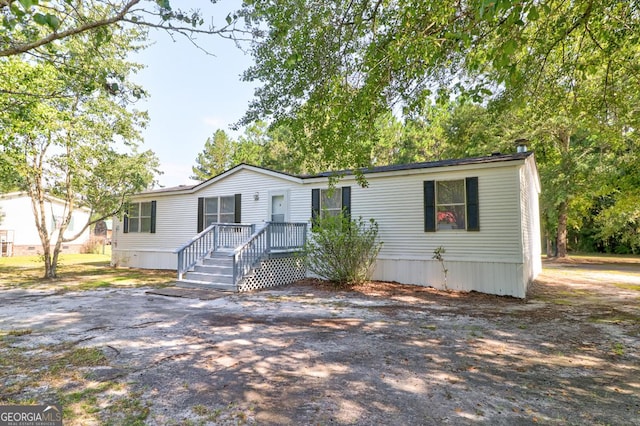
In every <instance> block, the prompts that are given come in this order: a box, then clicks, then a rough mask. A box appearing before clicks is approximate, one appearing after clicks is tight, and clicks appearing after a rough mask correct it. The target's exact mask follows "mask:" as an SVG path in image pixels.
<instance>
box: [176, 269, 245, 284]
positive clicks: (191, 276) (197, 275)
mask: <svg viewBox="0 0 640 426" xmlns="http://www.w3.org/2000/svg"><path fill="white" fill-rule="evenodd" d="M184 279H185V280H192V281H200V282H205V283H206V282H209V283H220V284H233V275H231V274H212V273H208V272H198V271H189V272H187V273H186V274H184Z"/></svg>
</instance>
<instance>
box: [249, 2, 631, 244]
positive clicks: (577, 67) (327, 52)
mask: <svg viewBox="0 0 640 426" xmlns="http://www.w3.org/2000/svg"><path fill="white" fill-rule="evenodd" d="M241 15H242V16H244V17H245V18H246V22H247V26H248V29H249V30H251V31H253V32H254V33H255V34H261V35H262V36H261V37H258V38H256V39H255V41H254V44H253V45H252V54H253V56H254V58H255V65H254V66H252V67H251V68H249V69H248V70H247V71H246V72H245V74H244V78H245V79H246V80H249V81H257V82H261V83H262V85H261V86H260V87H258V89H256V92H255V98H254V100H253V101H252V103H251V105H250V108H249V111H248V112H247V114H246V116H245V117H244V119H243V123H250V122H252V121H253V120H256V119H266V120H270V121H271V122H272V123H274V126H278V125H283V124H284V125H286V126H287V127H288V128H289V129H290V131H291V132H292V134H293V137H292V140H291V142H292V145H293V146H292V148H293V149H294V150H296V151H300V152H303V153H305V154H306V153H309V154H311V153H315V154H316V155H317V156H318V157H317V158H314V159H313V160H312V161H314V162H315V163H316V164H317V163H321V164H322V167H323V168H325V169H334V168H345V167H359V166H367V165H370V164H374V163H376V162H379V161H388V162H398V161H411V160H417V159H422V158H425V159H426V158H427V157H429V156H431V157H433V156H438V155H440V154H442V153H449V154H454V156H465V155H474V154H480V155H484V154H488V153H489V152H491V151H493V150H497V151H498V150H503V149H504V148H505V147H509V145H510V144H511V142H512V141H513V140H515V139H518V138H526V139H529V140H530V141H531V143H530V145H531V146H532V147H533V148H534V149H535V150H536V151H537V153H538V159H539V164H540V169H541V174H542V178H543V184H544V192H543V197H542V199H543V205H544V207H545V210H544V211H545V224H546V226H547V230H548V232H549V233H553V234H555V236H554V238H551V235H550V234H549V238H550V240H552V239H553V240H555V243H557V246H558V253H559V255H564V254H565V253H566V245H567V230H568V229H571V228H572V227H573V226H577V225H576V223H577V222H579V221H581V220H582V217H584V214H585V212H586V210H589V209H590V208H595V207H594V200H595V199H597V197H601V199H600V205H599V207H598V208H597V209H596V210H597V212H598V213H597V219H596V220H595V222H594V224H595V223H599V224H600V225H599V227H598V229H600V231H597V232H598V233H599V235H601V236H602V237H604V236H605V235H609V236H612V235H618V236H619V235H620V234H619V232H623V231H622V230H623V229H626V231H624V233H625V235H627V234H628V232H629V230H630V229H633V230H638V226H639V225H640V223H639V221H638V209H637V208H632V206H633V205H634V204H633V201H634V200H636V198H634V197H637V191H636V190H635V189H634V188H633V186H632V185H630V184H629V183H631V182H636V179H637V173H632V174H633V175H634V177H622V176H620V170H619V169H618V168H616V167H615V165H616V162H617V161H618V160H617V159H623V162H624V163H623V164H625V166H626V167H624V168H623V170H626V171H627V172H630V171H631V170H637V168H638V160H637V156H636V157H634V156H633V155H629V154H628V153H629V152H637V149H638V129H639V128H640V123H639V122H638V120H640V114H638V108H637V105H638V101H640V99H638V94H639V91H638V90H637V88H638V87H640V72H639V69H638V64H640V3H638V2H636V1H632V2H629V1H613V2H610V1H599V0H581V1H576V2H566V1H562V0H549V1H544V2H539V1H534V0H524V1H518V2H515V1H511V0H498V1H495V0H471V1H468V2H459V1H448V0H445V1H433V0H427V1H412V0H393V1H387V2H383V1H379V0H363V1H351V0H349V1H346V0H344V1H336V2H316V1H310V0H284V1H280V0H279V1H275V0H271V1H246V2H245V6H244V8H243V9H242V11H241ZM452 100H454V101H455V103H456V106H455V108H453V109H448V108H450V107H449V106H448V105H450V102H452ZM465 103H466V104H467V106H463V105H464V104H465ZM474 104H475V106H474ZM474 110H475V111H476V113H479V114H481V115H482V116H484V117H486V118H488V119H490V123H491V124H487V121H484V122H482V121H479V120H477V119H476V118H475V117H473V114H474V113H473V111H474ZM451 114H454V115H451ZM394 117H395V118H398V119H399V123H402V124H400V125H399V126H401V127H403V128H402V129H400V127H398V124H397V123H396V127H395V130H394V125H393V118H394ZM456 120H462V121H458V123H457V126H453V127H450V126H448V124H451V123H453V122H454V121H456ZM439 123H440V124H442V125H444V126H440V125H439ZM425 126H429V127H431V129H427V128H426V127H425ZM382 128H386V129H387V133H381V129H382ZM460 129H467V130H465V131H461V130H460ZM438 132H439V133H438ZM390 140H394V141H396V142H393V143H389V141H390ZM372 152H374V155H372ZM602 197H604V198H602ZM604 200H606V202H605V201H604ZM629 208H630V210H629ZM614 215H615V216H616V217H615V218H614V217H613V216H614ZM605 218H606V219H605ZM603 221H606V222H607V225H606V226H605V225H604V222H603ZM614 224H615V225H614ZM614 229H615V230H614Z"/></svg>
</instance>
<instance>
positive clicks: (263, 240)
mask: <svg viewBox="0 0 640 426" xmlns="http://www.w3.org/2000/svg"><path fill="white" fill-rule="evenodd" d="M306 239H307V224H306V223H280V222H268V223H267V225H266V226H265V227H264V228H262V229H261V230H259V231H258V232H256V233H254V234H253V235H252V236H251V238H250V239H249V240H248V241H247V242H246V243H244V244H242V245H241V246H240V247H238V248H237V249H235V250H234V253H233V283H234V284H236V285H237V284H238V282H239V281H240V280H241V279H242V278H243V277H244V276H245V275H246V274H248V273H249V272H251V270H252V269H253V268H255V266H256V265H257V264H258V262H260V261H261V260H263V259H264V258H265V257H266V256H267V255H268V254H270V253H273V252H277V251H291V250H293V249H301V248H302V247H303V246H304V244H305V242H306Z"/></svg>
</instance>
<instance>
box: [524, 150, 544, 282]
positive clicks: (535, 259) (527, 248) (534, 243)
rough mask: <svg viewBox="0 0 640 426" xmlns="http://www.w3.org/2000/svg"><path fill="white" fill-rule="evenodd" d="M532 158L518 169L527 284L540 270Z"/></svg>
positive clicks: (538, 227)
mask: <svg viewBox="0 0 640 426" xmlns="http://www.w3.org/2000/svg"><path fill="white" fill-rule="evenodd" d="M535 170H536V169H535V163H534V162H533V158H532V157H529V158H528V159H527V161H526V162H525V165H524V166H523V167H522V168H521V169H520V209H521V220H522V225H521V227H522V231H521V233H522V254H523V258H524V267H523V280H524V282H525V283H526V284H527V285H528V284H529V283H530V282H531V281H532V280H534V279H535V278H536V277H537V276H538V274H539V273H540V272H541V271H542V260H541V255H542V243H541V241H540V211H539V205H538V195H539V186H538V185H539V181H538V177H537V173H536V171H535Z"/></svg>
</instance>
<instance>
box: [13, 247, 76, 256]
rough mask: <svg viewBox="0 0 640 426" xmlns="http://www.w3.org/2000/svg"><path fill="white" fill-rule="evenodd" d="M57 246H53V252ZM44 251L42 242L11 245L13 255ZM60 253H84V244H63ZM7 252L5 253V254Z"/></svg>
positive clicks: (39, 253) (37, 253) (31, 254)
mask: <svg viewBox="0 0 640 426" xmlns="http://www.w3.org/2000/svg"><path fill="white" fill-rule="evenodd" d="M54 248H55V246H51V252H52V253H53V249H54ZM42 253H43V251H42V244H33V245H13V246H11V255H12V256H40V255H41V254H42ZM60 253H66V254H78V253H82V244H63V245H62V247H60ZM4 255H5V254H3V256H4Z"/></svg>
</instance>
